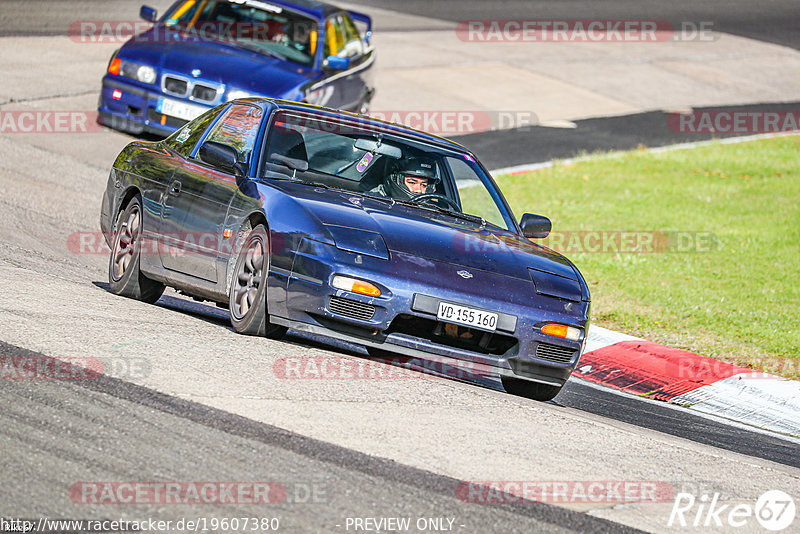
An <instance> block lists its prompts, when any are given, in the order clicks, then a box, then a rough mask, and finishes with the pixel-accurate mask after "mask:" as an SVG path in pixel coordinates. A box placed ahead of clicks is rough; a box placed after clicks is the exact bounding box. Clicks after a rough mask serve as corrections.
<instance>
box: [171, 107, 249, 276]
mask: <svg viewBox="0 0 800 534" xmlns="http://www.w3.org/2000/svg"><path fill="white" fill-rule="evenodd" d="M262 117H263V111H262V110H261V108H259V107H258V106H255V105H252V104H246V103H235V104H231V105H230V106H229V107H228V108H227V109H226V110H225V111H224V112H223V113H222V116H221V117H220V118H219V120H218V121H217V122H216V123H215V124H214V125H213V126H212V127H211V129H210V130H209V132H208V134H207V135H206V136H205V138H204V139H202V140H201V142H200V143H198V146H197V147H195V149H194V150H193V152H192V155H191V156H190V157H188V158H186V159H185V160H184V161H183V164H182V165H181V166H180V167H179V168H178V169H176V171H175V174H174V175H173V177H172V183H171V185H170V188H169V191H168V195H170V196H171V197H172V199H173V200H172V202H173V203H174V204H173V206H172V209H171V210H170V213H171V214H172V221H171V222H170V223H169V224H165V228H169V229H170V230H171V235H170V236H169V237H170V238H172V246H168V247H162V252H161V262H162V264H163V266H164V267H165V268H167V269H170V270H172V271H176V272H179V273H182V274H187V275H190V276H193V277H195V278H200V279H202V280H206V281H209V282H212V283H216V282H217V270H216V257H217V254H218V252H219V250H220V247H221V245H222V243H223V239H224V237H223V232H224V224H225V214H226V213H227V209H228V204H229V203H230V201H231V198H232V197H233V195H234V194H235V192H236V190H237V183H236V176H234V175H231V174H229V173H227V172H225V171H222V170H220V169H216V168H214V167H213V166H211V165H209V164H208V163H206V162H204V161H202V159H200V158H199V156H198V152H199V148H200V146H202V144H203V143H207V142H209V141H214V142H217V143H223V144H225V145H228V146H231V147H233V148H234V149H236V152H237V154H238V160H239V163H240V164H241V165H242V167H243V169H245V170H247V168H248V165H249V163H250V157H251V153H252V151H253V144H254V143H255V138H256V135H257V134H258V128H259V126H260V124H261V120H262Z"/></svg>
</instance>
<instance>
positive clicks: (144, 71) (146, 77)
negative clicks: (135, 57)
mask: <svg viewBox="0 0 800 534" xmlns="http://www.w3.org/2000/svg"><path fill="white" fill-rule="evenodd" d="M119 73H120V75H122V76H124V77H126V78H130V79H132V80H138V81H140V82H142V83H155V81H156V69H154V68H153V67H151V66H150V65H140V64H139V63H132V62H130V61H122V64H121V65H120V69H119Z"/></svg>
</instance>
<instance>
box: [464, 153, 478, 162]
mask: <svg viewBox="0 0 800 534" xmlns="http://www.w3.org/2000/svg"><path fill="white" fill-rule="evenodd" d="M464 159H465V160H467V161H471V162H472V163H475V158H473V157H472V156H470V155H469V154H464Z"/></svg>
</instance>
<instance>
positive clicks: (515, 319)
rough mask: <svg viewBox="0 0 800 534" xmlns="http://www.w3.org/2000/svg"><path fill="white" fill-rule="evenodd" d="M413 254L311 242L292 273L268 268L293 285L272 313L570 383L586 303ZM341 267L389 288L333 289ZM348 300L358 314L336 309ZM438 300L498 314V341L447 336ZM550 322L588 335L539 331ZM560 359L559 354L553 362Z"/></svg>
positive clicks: (338, 334)
mask: <svg viewBox="0 0 800 534" xmlns="http://www.w3.org/2000/svg"><path fill="white" fill-rule="evenodd" d="M414 261H415V260H414V259H413V258H411V257H409V256H404V255H402V254H397V253H392V254H391V259H390V260H388V261H387V260H383V259H379V258H372V257H370V256H366V255H360V256H359V255H357V254H352V253H349V252H345V251H342V250H339V249H337V248H335V247H333V246H331V245H327V244H323V243H319V242H315V241H310V240H307V239H306V240H304V241H303V243H302V244H301V246H300V248H299V250H298V251H297V252H296V253H295V256H294V259H293V265H292V269H291V270H288V271H287V270H282V269H277V268H273V269H271V270H270V281H269V284H270V286H271V287H284V288H286V293H285V294H286V299H285V301H284V302H283V303H275V305H274V303H273V302H272V301H271V302H270V306H271V309H270V313H271V315H272V317H271V320H272V321H273V322H275V323H277V324H282V325H284V326H287V327H290V328H294V329H297V330H300V331H305V332H310V333H315V334H320V335H327V336H331V337H334V338H337V339H341V340H344V341H349V342H352V343H356V344H360V345H364V346H366V347H374V348H377V349H384V350H387V351H390V352H394V353H398V354H403V355H405V356H410V357H414V358H430V357H431V355H434V356H436V357H438V358H443V359H447V360H458V361H460V362H469V365H470V366H478V367H480V368H483V369H491V370H492V372H494V373H496V374H498V375H501V376H508V377H522V378H526V379H529V380H533V381H537V382H541V383H545V384H550V385H554V386H561V385H563V384H564V383H565V382H566V381H567V379H568V378H569V377H570V375H571V374H572V371H573V370H574V369H575V367H576V366H577V365H578V361H579V359H580V356H581V353H582V351H583V348H584V343H583V342H584V340H585V331H586V327H587V326H588V311H589V303H588V302H580V303H578V302H573V303H572V305H571V306H569V309H567V308H566V307H565V301H563V300H561V299H555V298H551V297H545V296H541V295H536V293H535V289H534V286H533V283H532V282H530V281H524V280H520V279H516V278H510V277H506V276H500V275H496V274H493V273H487V272H483V271H477V270H475V271H473V273H474V276H475V278H474V279H473V280H471V281H470V282H465V281H464V280H462V279H457V280H456V279H454V278H453V277H452V276H449V277H448V276H445V275H444V273H445V272H449V271H454V270H455V269H453V266H452V265H447V264H436V262H430V261H428V260H425V261H426V262H427V264H428V265H427V266H426V270H425V272H422V273H420V272H419V270H418V271H417V272H416V273H413V272H411V271H409V267H410V265H409V263H412V264H413V262H414ZM416 261H419V259H417V260H416ZM416 267H417V269H419V267H420V266H419V265H417V266H416ZM335 274H341V275H346V276H351V277H353V278H360V279H363V280H367V281H369V282H371V283H373V284H375V285H377V286H378V287H379V288H380V289H381V292H382V295H381V296H380V297H368V296H364V295H359V294H355V293H352V292H349V291H344V290H340V289H336V288H333V287H332V286H331V285H330V281H331V279H332V277H333V276H334V275H335ZM456 278H457V277H456ZM487 295H491V296H487ZM509 295H514V297H510V296H509ZM528 295H529V296H530V298H529V299H528ZM342 299H344V300H346V301H347V302H349V303H351V304H352V306H353V309H354V310H355V311H356V312H358V313H348V311H347V310H346V309H345V311H342V306H341V305H338V306H332V302H336V303H340V302H342ZM439 300H443V301H447V302H453V303H457V304H462V305H464V306H471V307H475V308H481V309H484V310H490V311H496V312H500V314H501V318H500V321H499V322H498V329H497V331H496V332H495V333H494V334H489V335H488V338H489V339H490V341H488V342H487V343H486V344H485V345H484V346H477V345H478V344H476V343H465V342H462V340H461V339H459V336H460V335H462V334H461V333H460V331H459V333H458V334H456V335H449V333H447V332H446V331H447V328H445V327H444V323H441V322H439V321H438V320H437V317H436V309H437V307H438V301H439ZM364 310H367V311H369V310H372V314H371V316H370V314H369V313H367V314H365V315H364V316H362V317H356V315H359V314H360V312H361V311H364ZM546 322H558V323H563V324H569V325H573V326H577V327H579V328H581V329H582V330H583V331H584V337H583V338H582V339H580V340H579V341H568V340H564V339H560V338H554V337H552V336H547V335H545V334H543V333H541V331H540V328H539V327H540V326H541V325H542V324H543V323H546ZM450 328H451V331H452V327H450ZM437 332H438V334H437ZM466 332H467V333H470V335H472V334H475V333H477V334H478V336H477V337H475V338H474V339H475V340H477V339H481V336H482V335H483V333H482V332H480V331H476V330H466ZM486 339H487V338H486V337H483V338H482V339H481V343H482V342H483V341H485V340H486ZM543 347H544V350H543ZM554 354H555V356H554ZM554 357H555V358H556V359H559V360H560V361H553V358H554Z"/></svg>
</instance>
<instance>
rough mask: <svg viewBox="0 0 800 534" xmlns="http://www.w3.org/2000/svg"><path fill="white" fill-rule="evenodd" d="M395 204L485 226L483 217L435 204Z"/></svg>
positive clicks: (400, 201) (406, 202) (399, 201)
mask: <svg viewBox="0 0 800 534" xmlns="http://www.w3.org/2000/svg"><path fill="white" fill-rule="evenodd" d="M397 202H398V203H400V204H403V205H404V206H413V207H415V208H420V209H423V210H429V211H436V212H439V213H444V214H445V215H450V216H451V217H455V218H456V219H462V220H465V221H469V222H471V223H475V224H478V225H480V228H484V227H485V226H486V220H485V219H484V218H483V217H478V216H477V215H470V214H469V213H463V212H460V211H453V210H449V209H447V208H443V207H441V206H437V205H435V204H418V203H416V202H409V201H406V200H398V201H397Z"/></svg>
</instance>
